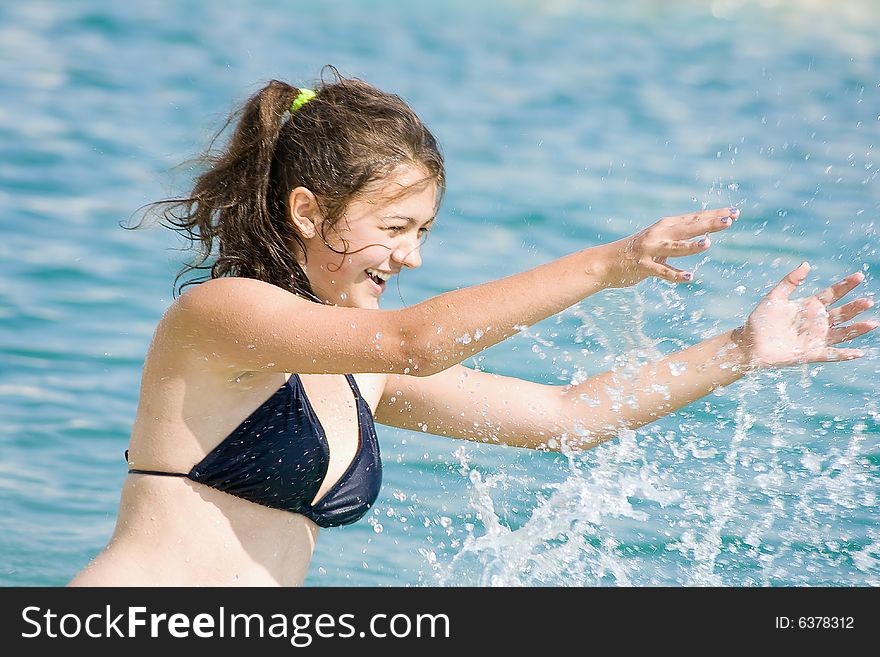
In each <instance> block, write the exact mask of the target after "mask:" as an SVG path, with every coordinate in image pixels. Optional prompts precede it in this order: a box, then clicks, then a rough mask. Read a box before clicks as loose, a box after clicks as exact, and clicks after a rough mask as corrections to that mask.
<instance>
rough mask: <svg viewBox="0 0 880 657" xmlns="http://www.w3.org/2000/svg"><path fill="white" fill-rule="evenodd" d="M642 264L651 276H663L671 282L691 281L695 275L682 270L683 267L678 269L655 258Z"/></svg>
mask: <svg viewBox="0 0 880 657" xmlns="http://www.w3.org/2000/svg"><path fill="white" fill-rule="evenodd" d="M642 265H643V266H644V267H645V269H647V270H648V272H649V273H650V274H651V276H656V277H657V278H662V279H663V280H665V281H669V282H671V283H689V282H690V281H692V280H693V279H694V275H693V274H691V273H690V272H686V271H682V270H681V269H676V268H675V267H670V266H669V265H665V264H660V263H659V262H654V261H653V260H647V261H645V262H643V263H642Z"/></svg>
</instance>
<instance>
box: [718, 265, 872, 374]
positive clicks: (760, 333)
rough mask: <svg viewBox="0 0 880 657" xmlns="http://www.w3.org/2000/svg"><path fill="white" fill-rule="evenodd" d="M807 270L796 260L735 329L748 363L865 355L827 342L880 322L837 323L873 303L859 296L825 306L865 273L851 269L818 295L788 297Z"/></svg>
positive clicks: (770, 364) (775, 363)
mask: <svg viewBox="0 0 880 657" xmlns="http://www.w3.org/2000/svg"><path fill="white" fill-rule="evenodd" d="M809 271H810V265H809V263H806V262H804V263H801V265H800V266H798V267H797V269H795V270H794V271H793V272H791V273H790V274H788V275H787V276H785V278H783V279H782V280H781V281H780V282H779V283H778V284H777V285H776V287H774V288H773V289H772V290H771V291H770V293H769V294H768V295H767V296H766V297H764V298H763V299H762V300H761V302H760V303H759V304H758V305H757V306H756V307H755V309H754V310H753V311H752V313H751V315H749V318H748V320H747V321H746V324H745V326H743V327H741V328H739V329H736V330H735V331H734V336H733V337H734V340H735V341H736V342H737V343H738V344H739V345H740V347H741V348H742V349H743V350H744V351H745V352H746V354H747V356H748V359H749V366H750V367H784V366H786V365H794V364H797V363H815V362H819V361H838V360H852V359H853V358H858V357H859V356H864V353H863V352H862V351H861V350H859V349H837V348H835V347H832V346H831V345H835V344H837V343H839V342H846V341H848V340H852V339H853V338H857V337H858V336H860V335H864V334H865V333H867V332H868V331H873V330H874V329H875V328H877V326H878V325H880V324H878V322H875V321H862V322H855V323H853V324H849V325H847V326H841V324H843V322H846V321H849V320H850V319H852V318H853V317H855V316H856V315H860V314H861V313H863V312H864V311H866V310H867V309H868V308H870V307H871V306H873V305H874V303H873V302H872V301H871V300H870V299H868V298H867V297H862V298H860V299H856V300H855V301H850V302H849V303H846V304H844V305H842V306H840V307H838V308H834V309H833V310H829V309H828V306H830V305H831V304H833V303H834V302H835V301H838V300H839V299H841V298H842V297H843V296H845V295H846V294H847V293H849V292H850V291H851V290H853V289H854V288H855V287H856V286H857V285H859V284H860V283H861V282H862V281H863V280H864V279H865V277H864V276H863V275H862V274H861V272H856V273H854V274H850V275H849V276H847V277H846V278H844V279H843V280H842V281H840V282H838V283H835V284H834V285H832V286H830V287H828V288H826V289H824V290H822V291H821V292H819V293H818V294H815V295H813V296H810V297H806V298H804V299H791V298H790V297H791V294H792V292H794V291H795V290H796V289H797V287H798V286H799V285H800V284H801V283H803V282H804V279H805V278H806V277H807V273H808V272H809Z"/></svg>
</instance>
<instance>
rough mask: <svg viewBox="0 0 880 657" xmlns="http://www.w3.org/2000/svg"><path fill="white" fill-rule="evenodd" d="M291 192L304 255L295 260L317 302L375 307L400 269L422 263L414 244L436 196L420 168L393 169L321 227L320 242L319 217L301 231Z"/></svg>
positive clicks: (429, 218)
mask: <svg viewBox="0 0 880 657" xmlns="http://www.w3.org/2000/svg"><path fill="white" fill-rule="evenodd" d="M295 194H296V192H294V193H293V194H292V195H291V206H292V210H293V220H294V223H296V224H297V226H299V227H300V234H301V235H302V236H303V238H304V239H303V242H304V244H305V245H306V258H305V259H301V260H300V264H301V265H302V267H303V270H304V271H305V273H306V276H307V277H308V279H309V282H310V283H311V285H312V289H313V290H314V292H315V294H316V295H317V296H318V297H319V298H321V299H322V300H323V301H326V302H328V303H332V304H334V305H337V306H349V307H353V308H378V307H379V299H380V298H381V296H382V293H383V292H384V291H385V288H386V287H387V286H388V285H389V284H390V283H391V282H392V280H393V277H394V276H396V275H397V274H399V273H400V271H401V270H402V269H403V268H404V267H412V268H415V267H418V266H420V265H421V264H422V258H421V254H420V252H419V248H420V246H421V244H422V242H423V241H424V238H425V236H426V235H427V233H428V230H429V229H430V228H431V224H432V223H433V221H434V211H435V209H436V205H435V203H436V195H437V186H436V184H435V183H434V181H433V180H425V173H424V171H423V170H421V169H419V168H416V167H413V166H409V165H406V166H401V167H398V168H397V169H396V170H395V171H394V172H393V173H392V174H391V175H389V176H388V178H386V179H385V181H384V182H383V183H382V185H381V187H380V189H379V190H378V191H377V192H376V193H373V194H370V195H369V196H368V197H367V198H365V199H361V200H356V201H353V202H352V203H351V204H350V205H349V206H348V208H347V209H346V211H345V213H344V214H343V215H342V217H341V218H340V219H339V221H337V222H336V225H335V226H333V227H332V228H330V229H329V230H327V235H326V243H325V242H324V238H322V236H321V226H320V218H318V220H317V221H314V222H313V225H315V230H314V234H311V235H310V233H311V232H312V231H310V230H309V229H308V226H306V227H305V228H306V230H303V225H302V224H301V219H298V212H297V205H296V201H295V199H294V195H295ZM306 209H308V208H306ZM312 209H313V208H312ZM312 214H313V215H314V214H315V213H314V211H313V212H312ZM307 220H308V219H307ZM331 247H332V248H331ZM343 253H344V255H343Z"/></svg>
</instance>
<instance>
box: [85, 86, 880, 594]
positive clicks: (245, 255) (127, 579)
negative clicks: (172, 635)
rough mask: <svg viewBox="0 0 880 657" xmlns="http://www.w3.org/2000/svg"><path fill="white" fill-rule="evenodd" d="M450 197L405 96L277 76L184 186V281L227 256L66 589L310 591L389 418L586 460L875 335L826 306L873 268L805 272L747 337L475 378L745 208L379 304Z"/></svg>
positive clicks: (366, 494)
mask: <svg viewBox="0 0 880 657" xmlns="http://www.w3.org/2000/svg"><path fill="white" fill-rule="evenodd" d="M443 190H444V169H443V159H442V157H441V155H440V152H439V150H438V147H437V144H436V142H435V140H434V137H433V136H432V135H431V133H430V132H429V131H428V130H427V128H425V126H424V125H423V124H422V123H421V121H420V120H419V119H418V117H417V116H416V115H415V114H414V113H413V112H412V110H411V109H410V108H409V107H407V105H406V104H405V103H404V102H402V101H401V100H400V98H398V97H396V96H393V95H389V94H386V93H383V92H382V91H379V90H378V89H375V88H373V87H372V86H370V85H368V84H366V83H364V82H362V81H359V80H353V79H337V80H335V81H333V82H330V83H322V84H320V85H319V86H318V87H317V90H316V92H312V91H309V90H306V89H297V88H296V87H293V86H290V85H288V84H286V83H284V82H278V81H273V82H271V83H269V84H268V85H267V86H266V87H265V88H263V89H262V90H261V91H259V92H258V93H256V94H255V95H254V96H253V97H251V98H250V99H249V100H248V102H247V103H246V105H245V106H244V108H243V109H242V111H241V113H240V116H239V120H238V123H237V125H236V127H235V130H234V134H233V135H232V137H231V139H230V141H229V143H228V145H227V147H226V149H225V152H223V153H222V154H221V155H220V156H219V157H216V158H214V159H212V160H211V161H210V166H209V168H207V170H206V171H205V173H203V174H202V175H201V176H199V178H198V179H197V180H196V184H195V187H194V189H193V191H192V194H191V196H189V197H188V198H184V199H175V200H173V201H169V202H167V203H168V206H167V209H166V212H165V217H166V219H167V220H168V221H169V222H170V223H171V224H172V227H174V228H176V229H177V230H180V231H183V232H185V233H186V234H187V235H188V236H189V237H190V238H191V239H192V240H193V241H194V243H196V244H199V245H200V247H201V255H202V259H201V261H200V263H199V264H198V265H196V266H192V267H188V268H185V270H184V271H187V270H190V269H197V268H205V269H207V268H208V267H207V266H204V263H205V262H206V261H207V260H208V258H210V257H214V256H216V261H215V262H214V264H213V265H212V266H210V277H209V279H208V280H207V281H205V282H201V283H200V284H198V285H195V286H193V287H192V288H190V289H188V290H187V291H185V292H184V293H183V294H181V295H180V296H179V297H178V298H177V299H176V300H175V301H174V303H173V304H172V305H171V307H170V308H168V310H167V311H166V313H165V314H164V316H163V317H162V319H161V321H160V323H159V325H158V328H157V329H156V332H155V335H154V337H153V340H152V343H151V345H150V349H149V353H148V354H147V358H146V361H145V363H144V371H143V379H142V387H141V396H140V404H139V406H138V411H137V416H136V418H135V422H134V427H133V431H132V434H131V442H130V450H129V452H128V454H127V458H128V466H129V473H130V474H129V476H128V478H127V480H126V482H125V485H124V487H123V490H122V499H121V503H120V508H119V517H118V521H117V525H116V530H115V532H114V534H113V537H112V539H111V541H110V543H109V545H108V546H107V547H106V549H104V551H103V552H101V554H100V555H99V556H98V557H97V558H95V559H94V561H93V562H92V563H91V564H90V565H89V566H88V567H86V568H85V569H84V570H83V571H82V572H81V573H79V574H78V575H77V576H76V577H75V578H74V579H73V581H72V582H71V584H75V585H98V586H106V585H126V586H140V585H177V586H188V585H232V584H239V585H298V584H300V583H302V581H303V579H304V578H305V576H306V572H307V569H308V566H309V561H310V559H311V555H312V550H313V548H314V545H315V540H316V539H317V536H318V529H319V527H332V526H338V525H345V524H349V523H353V522H355V521H357V520H358V519H359V518H361V517H363V515H364V514H365V513H366V512H367V510H368V509H369V508H370V506H371V504H372V503H373V502H374V501H375V499H376V497H377V495H378V493H379V488H380V484H381V480H382V464H381V459H380V455H379V445H378V443H377V440H376V432H375V428H374V425H373V421H374V418H375V420H376V421H378V422H380V423H383V424H387V425H390V426H394V427H401V428H404V429H417V428H425V429H427V431H430V432H432V433H435V434H439V435H443V436H449V437H453V438H464V439H469V440H477V441H484V442H487V441H491V442H499V443H505V444H508V445H514V446H517V447H528V448H532V449H542V450H543V449H548V450H562V449H571V450H580V449H587V448H589V447H592V446H594V445H597V444H598V443H600V442H602V441H605V440H608V439H610V438H613V437H614V436H615V434H616V433H617V432H619V431H620V430H622V429H625V428H635V427H639V426H642V425H644V424H646V423H648V422H651V421H653V420H655V419H656V418H659V417H662V416H664V415H666V414H668V413H671V412H672V411H674V410H676V409H678V408H681V407H682V406H684V405H686V404H689V403H690V402H692V401H694V400H696V399H698V398H700V397H703V396H704V395H706V394H708V393H709V392H711V391H712V390H714V389H716V388H718V387H720V386H726V385H729V384H731V383H733V382H734V381H736V380H737V379H739V378H740V377H742V376H743V375H744V374H746V373H747V372H749V371H750V370H755V369H759V368H767V367H781V366H786V365H792V364H794V363H806V362H814V361H835V360H848V359H852V358H857V357H858V356H861V355H862V352H860V351H858V350H856V349H839V348H834V347H832V346H831V345H834V344H837V343H840V342H844V341H847V340H851V339H853V338H855V337H857V336H860V335H862V334H864V333H866V332H868V331H870V330H872V329H874V328H876V326H877V322H866V321H861V322H856V323H852V324H849V325H847V326H843V325H842V323H843V322H846V321H848V320H850V319H852V318H854V317H856V316H857V315H859V314H860V313H862V312H863V311H864V310H866V309H867V308H869V307H870V306H871V305H872V304H871V302H870V301H869V300H868V299H866V298H861V299H857V300H855V301H850V302H849V303H847V304H845V305H842V306H840V307H838V308H835V309H833V310H829V309H828V306H830V305H831V304H833V303H834V302H836V301H837V300H839V299H840V298H842V297H843V296H844V295H846V294H847V293H848V292H850V291H851V290H852V289H853V288H855V287H856V286H857V285H858V284H859V283H860V282H861V281H862V279H863V277H862V275H861V274H859V273H855V274H852V275H850V276H847V277H846V278H844V279H843V280H842V281H840V282H839V283H837V284H835V285H832V286H831V287H829V288H828V289H826V290H824V291H822V292H821V293H819V294H817V295H814V296H811V297H809V298H806V299H802V300H798V301H795V300H792V299H791V298H790V295H791V294H792V292H794V291H795V289H796V288H797V286H798V285H800V284H801V283H802V282H803V281H804V279H805V278H806V276H807V274H808V271H809V265H807V263H804V264H802V265H801V266H799V267H797V268H796V269H795V270H794V271H792V272H791V273H789V274H788V275H787V276H786V277H785V278H784V279H783V280H782V281H781V282H780V283H779V284H778V285H777V286H776V288H775V289H773V290H772V291H771V292H770V293H769V294H768V295H767V296H766V297H765V298H764V299H763V300H762V301H761V302H760V304H759V305H758V306H757V307H756V308H755V310H754V311H753V312H752V313H751V315H750V316H749V318H748V320H747V321H746V322H745V324H744V325H743V326H740V327H738V328H735V329H733V330H731V331H728V332H726V333H723V334H721V335H718V336H716V337H713V338H711V339H708V340H705V341H703V342H701V343H699V344H696V345H694V346H691V347H689V348H687V349H684V350H682V351H680V352H677V353H674V354H672V355H670V356H668V357H666V358H663V359H661V360H659V361H656V362H652V363H649V364H646V365H644V366H643V367H641V369H640V370H638V371H636V372H623V371H620V372H616V371H611V372H607V373H604V374H601V375H599V376H595V377H593V378H591V379H588V380H587V381H585V382H583V383H581V384H578V385H569V386H551V385H539V384H536V383H530V382H528V381H522V380H518V379H514V378H508V377H503V376H497V375H494V374H489V373H486V372H478V371H473V370H471V369H468V368H465V367H463V366H462V365H460V363H461V362H462V361H463V360H465V359H466V358H468V357H470V356H473V355H474V354H476V353H478V352H480V351H482V350H484V349H486V348H487V347H490V346H492V345H493V344H496V343H498V342H500V341H501V340H504V339H505V338H508V337H510V336H512V335H514V334H515V333H516V332H517V331H518V330H520V329H522V328H523V327H525V326H529V325H531V324H534V323H536V322H539V321H541V320H543V319H545V318H547V317H550V316H552V315H554V314H556V313H559V312H560V311H562V310H564V309H565V308H568V307H569V306H571V305H573V304H575V303H577V302H579V301H581V300H582V299H584V298H585V297H587V296H589V295H591V294H593V293H595V292H598V291H600V290H602V289H605V288H609V287H623V286H629V285H635V284H636V283H638V282H639V281H642V280H644V279H645V278H647V277H649V276H657V277H659V278H662V279H664V280H667V281H671V282H675V283H679V282H686V281H689V280H691V279H692V274H691V273H689V272H686V271H682V270H680V269H676V268H675V267H673V266H672V265H670V264H669V262H668V259H669V258H674V257H679V256H688V255H692V254H697V253H703V252H704V251H706V249H708V248H709V243H710V240H709V238H708V234H709V233H714V232H718V231H722V230H725V229H726V228H728V227H730V226H731V225H732V223H733V221H734V220H735V219H736V218H737V215H738V212H737V210H735V209H732V208H724V209H720V210H708V211H705V212H697V213H691V214H688V215H683V216H678V217H667V218H665V219H662V220H660V221H659V222H657V223H656V224H654V225H653V226H651V227H649V228H647V229H645V230H643V231H641V232H639V233H638V234H636V235H633V236H632V237H628V238H626V239H623V240H620V241H617V242H613V243H610V244H606V245H602V246H598V247H594V248H590V249H585V250H583V251H579V252H577V253H573V254H571V255H568V256H566V257H563V258H560V259H559V260H556V261H554V262H550V263H548V264H545V265H542V266H540V267H537V268H535V269H532V270H530V271H526V272H523V273H520V274H516V275H514V276H510V277H507V278H504V279H501V280H497V281H493V282H490V283H486V284H483V285H478V286H474V287H469V288H465V289H460V290H455V291H452V292H447V293H445V294H441V295H439V296H437V297H435V298H432V299H429V300H427V301H424V302H422V303H419V304H417V305H415V306H411V307H407V308H403V309H401V310H380V309H379V307H380V299H381V297H382V294H383V293H384V291H385V288H386V287H387V286H388V284H389V281H390V280H391V279H392V278H393V277H394V276H395V275H397V274H399V273H400V272H401V270H402V269H404V268H406V267H409V268H416V267H418V266H419V265H420V264H421V255H420V251H419V247H420V245H421V243H422V240H423V239H424V237H425V236H426V235H427V233H428V232H429V231H430V230H431V227H432V224H433V222H434V218H435V215H436V212H437V208H438V206H439V204H440V199H441V197H442V194H443ZM701 235H702V236H705V237H703V238H702V239H698V240H695V239H693V238H696V237H698V236H701ZM215 246H216V248H215ZM184 287H185V286H184ZM673 362H674V363H676V364H682V363H683V364H685V365H687V367H686V369H685V370H684V374H679V375H678V376H675V375H673V374H672V372H671V371H670V363H673ZM679 371H680V370H678V369H676V372H679ZM352 373H354V374H352ZM657 384H659V386H658V385H657ZM661 389H663V390H664V392H663V393H661V392H658V390H661ZM621 400H623V401H621Z"/></svg>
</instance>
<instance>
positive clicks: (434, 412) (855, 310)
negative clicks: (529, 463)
mask: <svg viewBox="0 0 880 657" xmlns="http://www.w3.org/2000/svg"><path fill="white" fill-rule="evenodd" d="M806 272H807V269H806V268H805V267H803V266H801V267H799V268H798V269H796V270H795V271H793V272H792V273H790V274H789V275H788V276H786V277H785V279H783V280H782V282H780V284H779V285H777V286H776V288H775V289H774V290H773V291H772V292H770V294H768V295H767V296H766V297H765V298H764V299H763V300H762V301H761V303H760V304H759V305H758V306H757V307H756V308H755V310H754V311H753V312H752V313H751V315H750V316H749V319H748V321H747V322H746V324H745V325H744V326H743V327H740V328H738V329H734V330H733V331H728V332H727V333H724V334H721V335H718V336H716V337H713V338H710V339H708V340H705V341H703V342H700V343H699V344H696V345H693V346H691V347H688V348H687V349H684V350H682V351H679V352H676V353H673V354H670V355H669V356H666V357H665V358H663V359H661V360H658V361H655V362H651V363H647V364H644V365H642V366H640V367H638V368H636V369H634V370H632V371H627V370H615V371H610V372H605V373H603V374H600V375H597V376H594V377H592V378H590V379H588V380H587V381H584V382H583V383H581V384H578V385H574V386H565V387H560V386H548V385H540V384H536V383H530V382H527V381H522V380H519V379H515V378H509V377H501V376H497V375H493V374H487V373H485V372H476V371H472V370H469V369H467V368H464V367H461V366H457V367H454V368H450V370H447V371H446V372H441V373H440V374H437V375H434V376H430V377H425V378H420V379H419V378H414V377H407V376H391V377H389V378H388V383H387V385H386V388H385V393H384V395H383V397H382V401H381V403H380V405H379V408H377V410H376V419H377V420H378V421H379V422H382V423H384V424H389V425H392V426H397V427H401V428H406V429H411V430H416V431H418V430H423V431H428V432H431V433H437V434H440V435H445V436H450V437H456V438H466V439H470V440H480V441H484V442H500V443H504V444H508V445H513V446H516V447H529V448H533V449H551V450H558V449H560V448H561V447H562V445H561V444H560V441H559V436H562V435H565V436H566V444H567V446H568V447H569V448H572V449H585V448H589V447H593V446H595V445H596V444H598V443H600V442H602V441H605V440H608V439H609V438H613V437H614V436H616V435H617V434H618V433H619V432H620V431H621V430H623V429H633V428H636V427H640V426H642V425H645V424H648V423H649V422H652V421H654V420H656V419H657V418H660V417H662V416H664V415H667V414H669V413H671V412H673V411H675V410H677V409H679V408H681V407H683V406H685V405H687V404H689V403H691V402H692V401H694V400H696V399H699V398H700V397H703V396H705V395H707V394H708V393H710V392H712V391H713V390H715V389H716V388H719V387H722V386H726V385H729V384H731V383H733V382H734V381H736V380H738V379H739V378H741V377H742V376H743V375H744V374H745V373H746V372H748V371H750V370H753V369H758V368H765V367H782V366H786V365H792V364H796V363H805V362H816V361H836V360H849V359H852V358H858V357H859V356H860V355H862V353H861V352H860V351H859V350H857V349H837V348H833V347H831V346H830V345H833V344H837V343H839V342H844V341H847V340H852V339H853V338H855V337H858V336H860V335H863V334H864V333H867V332H868V331H871V330H873V329H875V328H876V327H877V325H878V324H877V322H868V321H862V322H857V323H854V324H851V325H849V326H838V325H839V324H841V323H842V322H845V321H848V320H850V319H852V318H853V317H855V316H856V315H858V314H860V313H862V312H864V311H865V310H867V309H868V308H870V307H871V305H872V303H871V301H870V300H869V299H867V298H861V299H857V300H855V301H851V302H850V303H847V304H845V305H843V306H840V307H839V308H836V309H833V310H830V311H829V310H827V309H826V307H827V306H829V305H831V304H832V303H834V302H835V301H837V300H839V299H840V298H842V297H843V296H844V295H845V294H847V293H848V292H849V291H851V290H852V289H853V288H855V287H856V286H857V285H858V284H859V283H860V282H861V281H862V280H863V277H862V275H861V274H859V273H856V274H852V275H850V276H848V277H846V278H844V279H843V280H842V281H840V282H839V283H837V284H835V285H833V286H831V287H829V288H827V289H826V290H823V291H822V292H820V293H819V294H817V295H814V296H811V297H808V298H806V299H803V300H799V301H793V300H791V299H790V298H789V296H790V294H791V293H792V291H793V290H794V289H795V288H796V287H797V286H798V285H800V283H801V282H803V280H804V277H805V276H806Z"/></svg>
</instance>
